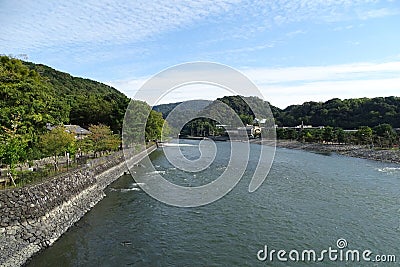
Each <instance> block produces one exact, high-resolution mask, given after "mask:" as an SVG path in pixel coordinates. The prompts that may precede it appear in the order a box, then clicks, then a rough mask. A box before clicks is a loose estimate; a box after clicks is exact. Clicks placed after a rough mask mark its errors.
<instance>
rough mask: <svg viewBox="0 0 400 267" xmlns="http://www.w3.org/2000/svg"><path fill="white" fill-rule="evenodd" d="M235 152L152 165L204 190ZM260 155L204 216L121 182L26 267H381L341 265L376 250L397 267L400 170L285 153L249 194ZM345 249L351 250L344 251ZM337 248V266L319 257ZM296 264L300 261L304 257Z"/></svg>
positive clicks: (155, 158)
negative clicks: (355, 253) (198, 163)
mask: <svg viewBox="0 0 400 267" xmlns="http://www.w3.org/2000/svg"><path fill="white" fill-rule="evenodd" d="M184 142H185V144H186V145H185V146H182V147H181V150H182V153H183V154H184V155H186V156H187V157H188V158H190V157H192V158H196V157H198V156H199V150H198V147H197V144H198V141H191V140H186V141H184ZM229 144H230V143H229V142H218V143H216V146H217V149H218V152H217V154H216V158H215V160H214V162H213V163H212V164H211V166H210V167H209V168H207V169H205V170H204V171H201V172H198V173H192V172H183V171H180V170H179V169H177V168H175V167H174V166H172V165H171V164H170V163H169V162H168V160H167V158H166V157H165V155H164V152H163V150H162V149H158V150H157V151H155V152H153V153H152V154H151V156H150V158H151V161H152V164H153V166H154V167H155V168H156V172H157V173H158V174H161V175H162V176H163V177H165V178H166V179H168V180H169V181H171V182H173V183H176V184H179V185H183V186H199V185H203V184H206V183H209V182H210V181H212V180H213V179H215V178H216V176H218V175H220V174H221V173H222V172H223V170H224V169H225V167H226V164H227V162H228V157H229V153H230V146H229ZM259 148H260V146H259V145H256V144H251V149H252V153H251V155H250V159H249V161H248V166H247V170H246V172H245V174H244V176H243V178H242V179H241V180H240V182H239V183H238V184H237V186H236V187H235V188H234V189H233V190H232V191H231V192H229V193H228V194H227V195H226V196H225V197H223V198H221V199H220V200H218V201H216V202H214V203H211V204H208V205H205V206H202V207H197V208H179V207H173V206H169V205H166V204H164V203H161V202H159V201H157V200H155V199H153V198H152V197H150V196H148V195H147V194H146V193H145V192H144V191H142V190H141V188H140V186H139V185H138V184H136V182H135V180H134V179H133V178H132V176H130V175H127V176H122V177H121V178H120V179H118V180H117V181H116V182H114V183H113V184H111V185H110V186H109V187H108V188H107V189H106V195H107V196H106V197H105V198H104V199H103V200H102V201H101V202H100V203H98V204H97V205H96V206H95V207H94V208H93V209H92V210H91V211H90V212H89V213H88V214H87V215H85V217H84V218H82V219H81V220H80V221H79V222H78V223H77V224H76V225H75V226H74V227H72V228H71V229H70V230H69V231H68V232H67V233H65V234H64V235H63V236H62V237H61V238H60V239H59V240H58V241H57V242H55V244H54V245H53V246H52V247H50V248H48V249H46V250H45V251H43V252H42V253H40V254H39V255H37V256H35V257H34V258H33V259H32V260H31V261H30V262H29V263H28V266H310V265H317V266H378V265H379V264H378V263H376V262H375V263H374V262H366V261H363V259H361V260H360V262H346V261H345V257H344V256H342V261H341V260H340V255H339V252H340V251H342V252H343V253H344V254H345V253H346V251H347V250H359V251H360V253H362V252H363V251H365V250H370V251H371V254H370V255H369V258H370V259H372V260H374V259H375V258H374V257H375V256H376V255H382V256H386V255H395V256H397V264H398V262H399V261H400V165H396V164H389V163H381V162H375V161H370V160H364V159H357V158H350V157H345V156H340V155H336V154H318V153H312V152H306V151H300V150H291V149H282V148H277V151H276V156H275V159H274V162H273V165H272V168H271V171H270V173H269V175H268V177H267V179H266V180H265V181H264V183H263V184H262V186H261V187H260V188H259V189H258V190H257V191H255V192H253V193H249V192H248V186H249V183H250V179H251V176H252V173H253V172H254V168H255V167H256V165H257V162H258V153H257V151H258V150H259ZM243 160H247V159H243ZM153 174H154V171H153V170H150V169H149V168H148V166H146V165H143V164H139V165H138V166H137V167H135V173H134V176H140V175H142V176H143V175H147V176H151V175H153ZM338 240H340V242H344V241H345V243H341V244H340V246H341V247H340V249H339V247H338V245H339V243H338ZM343 244H345V246H344V245H343ZM342 246H343V248H342ZM329 248H331V249H332V250H333V249H336V250H338V254H337V256H338V257H337V259H336V260H335V259H329V256H328V253H326V254H321V252H322V251H323V250H329ZM271 250H276V251H279V250H284V251H286V252H287V253H286V255H283V254H282V255H283V257H281V258H282V259H281V260H279V259H278V258H277V253H275V254H273V255H272V256H273V257H272V258H270V257H269V254H270V252H271ZM293 250H296V251H298V252H299V259H298V261H296V260H293V259H290V258H289V252H290V251H293ZM305 250H314V251H315V252H316V257H317V258H319V257H320V256H321V255H323V256H324V259H323V262H318V259H317V261H313V260H312V259H311V260H309V259H307V257H308V255H307V254H305V256H306V258H305V259H304V260H302V259H301V256H302V252H303V251H305ZM265 252H267V253H265ZM282 253H283V252H282ZM266 255H268V257H267V258H266V259H265V261H261V260H263V258H265V256H266ZM282 255H281V256H282ZM291 256H292V257H294V258H296V253H294V252H293V253H292V254H291ZM285 258H286V260H287V261H284V259H285ZM387 258H388V257H387ZM260 259H261V260H260ZM379 266H396V264H394V263H385V264H383V265H379Z"/></svg>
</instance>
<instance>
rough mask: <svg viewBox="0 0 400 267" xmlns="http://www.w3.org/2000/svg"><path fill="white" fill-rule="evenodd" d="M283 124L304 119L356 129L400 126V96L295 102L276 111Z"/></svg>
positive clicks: (322, 124) (317, 123) (305, 120)
mask: <svg viewBox="0 0 400 267" xmlns="http://www.w3.org/2000/svg"><path fill="white" fill-rule="evenodd" d="M274 115H275V118H276V120H277V122H278V124H279V125H280V126H296V125H300V124H301V122H302V121H303V122H304V124H310V125H313V126H320V125H321V126H326V125H329V126H332V127H341V128H343V129H357V128H359V127H360V126H369V127H375V126H378V125H380V124H384V123H387V124H390V125H392V126H393V127H395V128H399V127H400V97H395V96H391V97H376V98H355V99H345V100H341V99H338V98H334V99H331V100H329V101H326V102H305V103H303V104H302V105H292V106H289V107H287V108H285V109H284V110H281V112H279V114H274Z"/></svg>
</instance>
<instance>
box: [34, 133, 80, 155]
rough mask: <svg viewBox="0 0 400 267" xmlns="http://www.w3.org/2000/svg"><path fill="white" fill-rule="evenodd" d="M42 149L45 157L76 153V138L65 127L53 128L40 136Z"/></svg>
mask: <svg viewBox="0 0 400 267" xmlns="http://www.w3.org/2000/svg"><path fill="white" fill-rule="evenodd" d="M40 148H41V150H42V152H43V154H44V155H47V156H54V157H55V158H56V157H57V156H59V155H60V154H61V153H64V152H69V153H73V152H74V151H75V136H74V134H73V133H69V132H67V131H66V130H65V128H64V127H63V126H58V127H55V128H53V129H52V130H51V131H48V132H46V133H44V134H43V135H41V136H40Z"/></svg>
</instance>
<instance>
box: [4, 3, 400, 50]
mask: <svg viewBox="0 0 400 267" xmlns="http://www.w3.org/2000/svg"><path fill="white" fill-rule="evenodd" d="M367 2H368V1H361V0H357V1H348V0H314V1H306V0H302V1H297V0H296V1H286V0H275V1H249V0H243V1H239V0H237V1H232V0H196V1H189V0H182V1H178V0H167V1H165V0H153V1H146V0H138V1H125V2H121V1H98V0H88V1H63V2H59V1H46V0H39V1H29V0H22V1H6V2H2V3H1V4H0V23H1V25H2V31H1V32H0V41H1V44H0V49H2V50H5V49H7V48H10V47H15V48H19V49H44V48H49V47H54V46H65V45H68V44H74V45H76V44H82V45H88V46H90V45H101V44H103V45H107V44H109V43H113V44H123V43H131V42H138V41H143V40H146V39H151V38H154V36H158V35H162V34H164V33H166V32H170V31H173V30H176V29H182V28H185V27H190V26H192V25H195V23H196V22H199V21H203V20H205V19H208V20H210V21H213V20H216V19H215V18H217V17H218V16H219V15H223V16H224V17H225V18H224V19H226V20H227V21H229V20H231V21H235V19H237V17H238V16H240V17H241V18H242V20H243V21H241V23H242V26H241V27H242V29H243V31H240V29H237V28H236V27H235V29H231V30H232V31H234V32H235V34H229V35H230V36H236V37H243V36H246V35H249V34H250V35H251V34H255V33H257V32H260V31H263V30H265V29H267V28H268V27H271V26H273V25H280V24H284V23H291V22H300V21H307V20H328V21H330V20H340V19H341V18H344V17H348V16H349V15H351V14H354V12H356V11H357V8H358V7H359V6H361V5H362V4H365V3H367ZM373 7H374V6H372V7H371V8H370V9H368V8H364V9H365V10H364V11H359V12H358V17H359V19H369V18H376V17H384V16H389V15H393V14H397V13H398V12H399V10H397V11H396V10H393V9H389V8H378V9H377V8H375V9H373ZM228 32H229V30H228ZM295 33H296V32H293V34H295ZM299 33H300V32H299Z"/></svg>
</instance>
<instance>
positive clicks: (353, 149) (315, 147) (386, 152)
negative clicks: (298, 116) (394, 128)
mask: <svg viewBox="0 0 400 267" xmlns="http://www.w3.org/2000/svg"><path fill="white" fill-rule="evenodd" d="M276 146H277V147H284V148H291V149H302V150H308V151H316V152H325V153H337V154H341V155H346V156H350V157H355V158H363V159H370V160H376V161H382V162H392V163H400V150H399V149H371V148H369V147H366V146H357V145H338V144H317V143H300V142H297V141H278V142H277V143H276Z"/></svg>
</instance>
